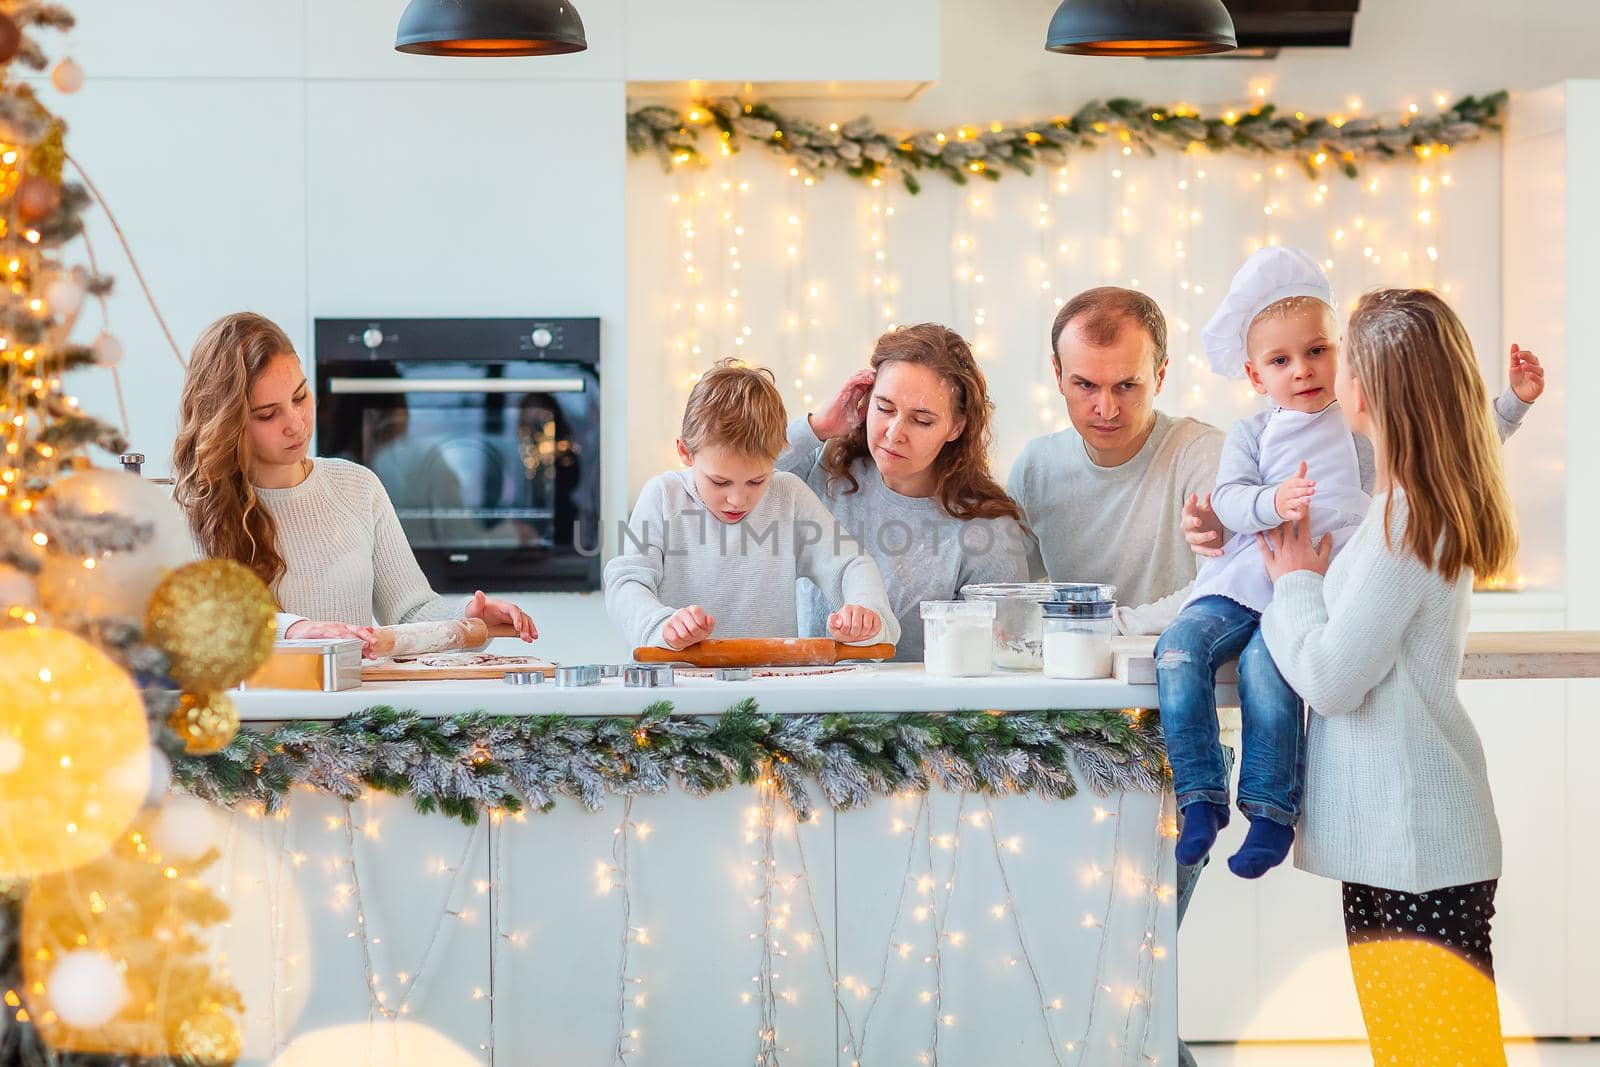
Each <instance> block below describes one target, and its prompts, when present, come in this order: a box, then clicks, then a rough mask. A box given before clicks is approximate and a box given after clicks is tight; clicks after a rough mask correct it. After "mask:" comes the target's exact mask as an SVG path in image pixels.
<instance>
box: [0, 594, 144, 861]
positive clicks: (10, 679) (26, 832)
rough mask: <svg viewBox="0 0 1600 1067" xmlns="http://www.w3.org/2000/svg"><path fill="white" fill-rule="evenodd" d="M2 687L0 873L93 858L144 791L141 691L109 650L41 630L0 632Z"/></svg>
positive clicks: (129, 817) (134, 808)
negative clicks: (118, 664)
mask: <svg viewBox="0 0 1600 1067" xmlns="http://www.w3.org/2000/svg"><path fill="white" fill-rule="evenodd" d="M0 686H3V687H4V690H5V696H4V697H3V698H0V704H3V706H4V712H3V713H0V879H4V878H8V877H18V876H29V875H37V874H44V873H47V872H50V871H59V870H64V869H66V868H70V867H76V866H78V865H79V864H82V863H86V862H88V861H89V860H92V859H94V858H95V857H96V856H98V855H100V854H101V853H102V852H104V851H105V850H106V848H107V847H109V845H110V844H111V841H112V840H113V839H114V838H116V837H117V836H118V835H119V834H121V833H122V831H123V830H124V829H125V828H126V827H127V825H128V823H129V821H130V820H132V818H133V817H134V814H135V813H136V812H138V810H139V808H140V807H141V806H142V805H143V804H144V800H145V794H146V792H147V791H148V789H149V777H150V762H149V759H148V758H147V757H146V756H145V752H146V750H147V748H148V746H149V730H148V728H147V726H146V722H145V710H144V702H143V701H142V700H141V699H140V698H139V691H138V690H137V689H135V688H134V685H133V682H132V680H131V679H130V678H129V677H128V676H127V674H125V673H124V672H123V671H122V669H121V668H120V667H118V666H117V665H116V664H115V663H113V662H112V661H111V660H110V659H108V658H107V657H106V655H105V653H103V652H101V651H100V650H98V649H96V648H95V647H94V646H92V645H90V644H89V643H87V642H86V641H83V640H82V639H80V638H78V637H75V636H73V635H72V634H69V633H66V632H65V631H62V630H56V629H52V628H50V627H45V626H30V627H14V628H11V629H4V630H0ZM129 753H138V754H139V758H138V759H137V760H132V761H130V758H129Z"/></svg>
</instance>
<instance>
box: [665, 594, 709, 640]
mask: <svg viewBox="0 0 1600 1067" xmlns="http://www.w3.org/2000/svg"><path fill="white" fill-rule="evenodd" d="M716 628H717V620H716V618H715V617H714V616H711V615H707V614H706V613H705V609H704V608H702V607H701V606H700V605H699V604H690V605H689V606H688V607H686V608H679V609H678V610H677V611H675V612H673V615H672V618H670V619H668V620H667V625H666V626H665V627H664V628H663V629H662V631H661V638H662V640H664V641H665V642H666V643H667V647H668V648H670V649H672V650H674V651H679V650H682V649H685V648H688V647H689V646H690V645H692V644H695V643H697V642H700V641H704V640H705V639H706V638H708V637H710V636H711V631H712V630H715V629H716Z"/></svg>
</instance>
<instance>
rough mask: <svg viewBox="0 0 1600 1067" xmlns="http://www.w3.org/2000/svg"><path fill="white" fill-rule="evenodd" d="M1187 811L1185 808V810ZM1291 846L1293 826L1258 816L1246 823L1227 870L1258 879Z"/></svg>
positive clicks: (1278, 860)
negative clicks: (1247, 825)
mask: <svg viewBox="0 0 1600 1067" xmlns="http://www.w3.org/2000/svg"><path fill="white" fill-rule="evenodd" d="M1186 810H1187V809H1186ZM1292 844H1294V827H1292V826H1285V825H1283V823H1281V822H1273V821H1272V820H1271V819H1268V818H1265V817H1262V818H1258V819H1251V820H1250V832H1249V833H1247V834H1245V835H1244V844H1243V845H1241V846H1239V851H1238V852H1235V853H1234V854H1233V855H1232V856H1230V857H1228V870H1230V871H1232V872H1233V873H1234V874H1237V875H1238V876H1239V877H1240V878H1260V877H1261V876H1262V875H1263V874H1266V873H1267V872H1268V871H1270V870H1272V868H1274V867H1276V866H1277V865H1278V864H1280V863H1282V862H1283V860H1284V857H1286V856H1288V855H1289V846H1290V845H1292Z"/></svg>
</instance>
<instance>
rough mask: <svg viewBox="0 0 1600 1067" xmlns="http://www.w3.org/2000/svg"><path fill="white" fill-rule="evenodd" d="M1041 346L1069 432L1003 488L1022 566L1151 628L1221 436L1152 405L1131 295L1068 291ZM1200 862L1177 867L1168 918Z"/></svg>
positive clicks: (1149, 366)
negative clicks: (1021, 525) (1188, 511)
mask: <svg viewBox="0 0 1600 1067" xmlns="http://www.w3.org/2000/svg"><path fill="white" fill-rule="evenodd" d="M1050 346H1051V354H1050V358H1051V363H1052V365H1053V366H1054V368H1055V374H1056V386H1057V388H1059V389H1060V390H1061V396H1062V398H1063V399H1064V400H1066V402H1067V414H1068V415H1069V416H1070V417H1071V419H1072V428H1071V429H1067V430H1062V431H1061V432H1060V433H1055V434H1049V435H1047V436H1044V437H1040V438H1036V439H1035V440H1033V441H1032V442H1030V443H1029V444H1028V447H1027V448H1025V449H1023V452H1022V455H1021V457H1019V458H1018V460H1017V463H1016V466H1015V467H1013V468H1012V471H1011V479H1010V482H1009V484H1008V485H1007V490H1008V491H1009V492H1010V494H1011V497H1012V499H1014V500H1015V501H1016V502H1017V503H1018V504H1020V505H1022V510H1023V512H1024V514H1025V515H1026V516H1027V521H1028V527H1029V529H1030V530H1031V531H1032V533H1033V537H1034V540H1035V544H1036V548H1037V551H1036V552H1035V553H1034V555H1033V558H1032V560H1031V562H1030V570H1031V572H1032V574H1033V576H1034V577H1036V578H1037V577H1041V576H1047V577H1048V578H1049V579H1050V580H1052V581H1086V582H1110V583H1112V584H1113V585H1115V586H1116V587H1117V599H1118V600H1119V601H1120V602H1121V603H1122V605H1123V606H1122V607H1119V608H1118V609H1117V625H1118V627H1119V628H1120V629H1121V630H1122V631H1123V632H1124V633H1140V634H1143V633H1160V632H1161V630H1162V629H1163V628H1164V627H1165V626H1166V624H1167V623H1168V622H1170V621H1172V619H1173V618H1174V617H1175V616H1176V615H1177V614H1178V610H1179V609H1180V608H1181V607H1182V606H1183V603H1184V601H1185V600H1187V599H1188V598H1189V587H1190V586H1192V585H1193V584H1194V578H1195V571H1196V568H1197V562H1196V560H1197V557H1196V556H1195V554H1194V553H1193V552H1192V551H1191V550H1190V548H1189V545H1188V542H1187V541H1186V540H1185V538H1184V534H1183V528H1182V519H1183V504H1184V501H1185V500H1187V499H1188V498H1189V497H1190V495H1191V494H1193V495H1198V496H1200V497H1202V498H1203V497H1204V496H1205V495H1206V494H1207V493H1208V492H1210V491H1211V487H1212V485H1213V484H1214V483H1215V481H1216V476H1217V464H1218V461H1219V460H1220V459H1221V456H1222V442H1223V433H1222V431H1221V430H1219V429H1217V428H1216V427H1215V426H1211V425H1209V424H1207V423H1204V422H1200V421H1198V420H1196V419H1188V418H1176V419H1175V418H1173V417H1171V416H1170V415H1167V414H1164V413H1163V412H1160V411H1157V410H1156V409H1155V399H1156V395H1157V394H1158V393H1160V392H1161V385H1162V382H1163V381H1164V380H1165V378H1166V373H1167V320H1166V317H1165V316H1163V315H1162V313H1161V309H1160V308H1159V307H1158V306H1157V305H1156V302H1155V301H1154V300H1152V299H1150V298H1149V297H1148V296H1145V295H1144V294H1143V293H1137V292H1134V291H1132V290H1130V289H1118V288H1113V287H1106V288H1100V289H1090V290H1088V291H1087V292H1084V293H1080V294H1079V295H1078V296H1075V297H1073V298H1072V299H1071V300H1069V301H1067V303H1066V304H1064V305H1062V307H1061V310H1060V311H1059V312H1057V313H1056V318H1055V323H1054V325H1052V327H1051V329H1050ZM1229 755H1230V756H1231V752H1230V753H1229ZM1231 763H1232V760H1231V759H1230V760H1229V764H1230V765H1231ZM1204 866H1205V864H1204V862H1202V863H1201V864H1200V865H1199V866H1195V867H1180V868H1178V879H1177V881H1178V923H1179V925H1182V923H1183V915H1184V912H1185V911H1187V910H1188V906H1189V898H1190V896H1191V895H1192V894H1193V892H1194V885H1195V882H1196V880H1197V879H1198V878H1199V877H1200V871H1201V869H1202V868H1203V867H1204ZM1178 1053H1179V1057H1178V1059H1179V1063H1180V1064H1190V1065H1192V1064H1193V1063H1194V1059H1193V1058H1192V1057H1191V1056H1190V1055H1189V1050H1188V1048H1186V1047H1185V1046H1184V1045H1183V1043H1182V1042H1181V1041H1180V1042H1179V1044H1178Z"/></svg>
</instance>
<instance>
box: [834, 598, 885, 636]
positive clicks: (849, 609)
mask: <svg viewBox="0 0 1600 1067" xmlns="http://www.w3.org/2000/svg"><path fill="white" fill-rule="evenodd" d="M881 629H883V620H882V619H880V618H878V613H877V612H875V611H870V610H868V609H867V608H864V607H861V606H860V605H859V604H846V605H845V606H844V607H842V608H840V609H839V610H838V611H836V612H834V613H833V614H832V615H830V616H828V633H829V634H830V635H831V636H832V637H833V639H834V640H835V641H843V642H844V643H845V644H847V645H848V644H850V643H852V642H855V641H865V640H866V639H867V638H869V637H872V636H873V635H874V634H876V633H877V632H878V631H879V630H881Z"/></svg>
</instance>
